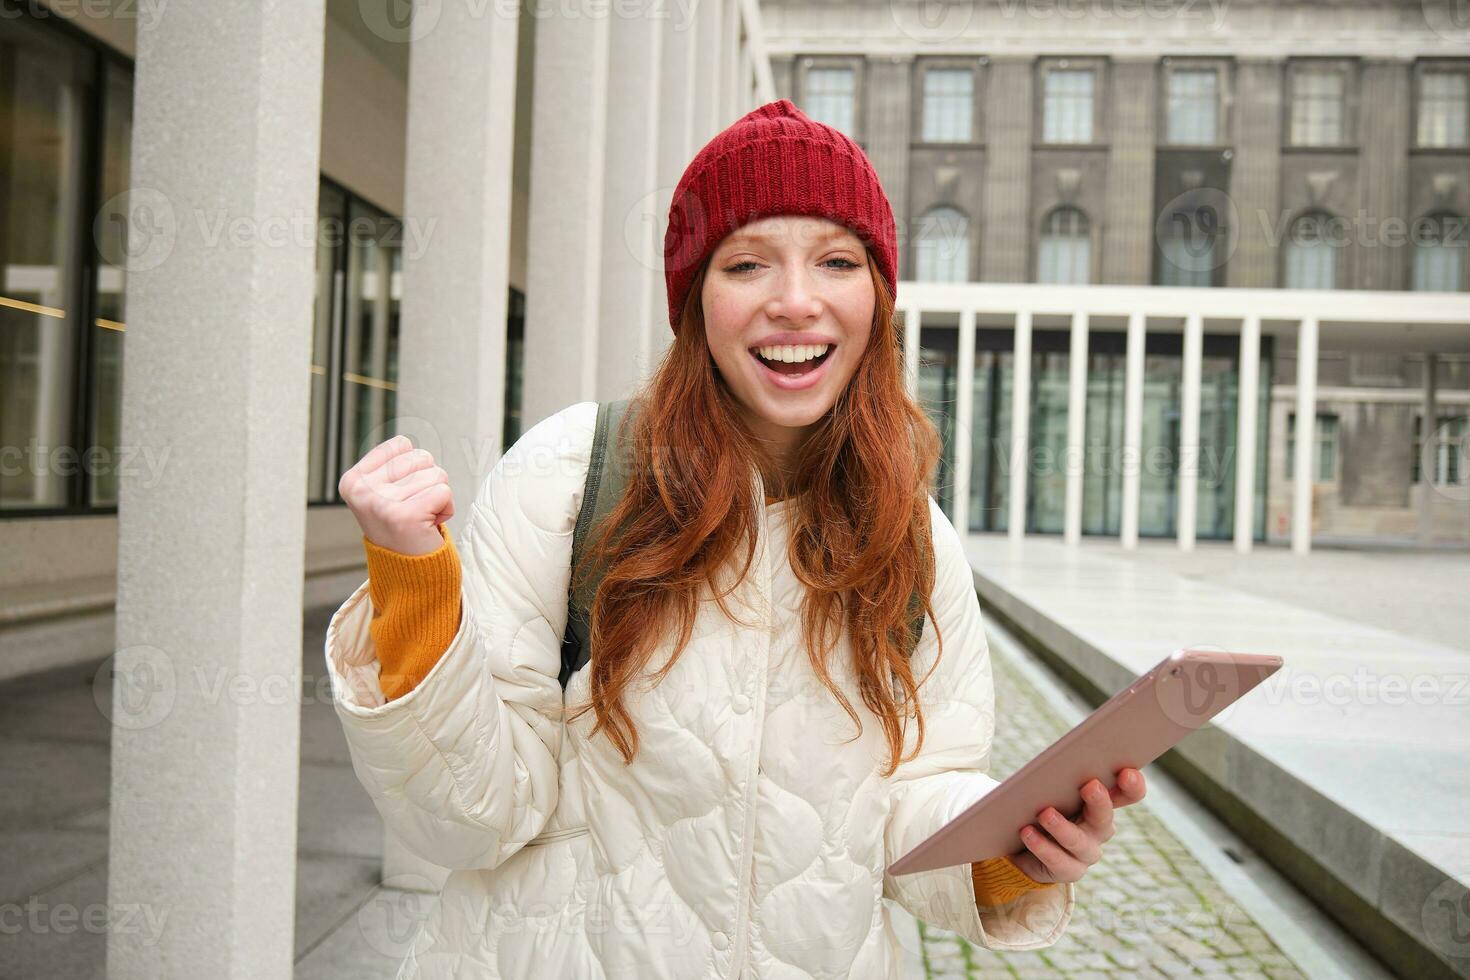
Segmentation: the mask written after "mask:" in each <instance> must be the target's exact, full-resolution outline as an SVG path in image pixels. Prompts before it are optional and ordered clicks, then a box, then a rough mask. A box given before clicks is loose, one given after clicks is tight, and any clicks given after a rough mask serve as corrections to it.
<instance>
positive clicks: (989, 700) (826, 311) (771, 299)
mask: <svg viewBox="0 0 1470 980" xmlns="http://www.w3.org/2000/svg"><path fill="white" fill-rule="evenodd" d="M895 238H896V236H895V231H894V222H893V214H892V210H891V208H890V207H889V204H888V201H887V199H886V197H885V196H884V194H883V191H882V188H881V186H880V185H879V182H878V179H877V176H876V174H875V173H874V172H873V169H872V167H871V165H870V164H869V162H868V160H867V158H866V157H865V156H864V154H863V153H862V151H861V149H859V148H858V147H857V146H856V144H854V143H853V142H852V141H851V140H849V139H848V138H847V137H846V136H844V135H842V134H841V133H840V132H838V131H836V130H835V129H832V128H830V127H827V126H824V125H821V124H818V123H816V122H814V121H812V120H810V119H808V118H807V117H806V116H804V115H802V114H801V112H800V111H799V110H798V109H797V108H796V107H795V106H794V105H792V104H791V103H790V102H789V101H787V100H784V99H783V100H780V101H778V102H773V103H770V104H768V105H765V106H762V107H760V108H759V109H756V110H754V111H753V112H751V113H749V114H747V115H746V116H744V117H743V118H741V119H740V120H739V121H737V122H736V123H735V124H733V125H732V126H731V127H730V128H729V129H727V130H725V131H724V132H723V133H721V134H719V135H718V136H716V137H715V139H714V140H712V141H711V142H710V144H709V145H707V146H706V147H704V149H702V150H701V151H700V153H699V154H697V155H696V156H695V158H694V160H693V161H692V162H691V163H690V165H689V168H688V170H687V171H686V172H685V174H684V177H683V179H682V180H681V181H680V184H679V186H678V188H677V189H676V191H675V194H674V199H673V202H672V205H671V220H670V224H669V231H668V234H667V236H666V238H665V243H664V254H665V277H666V285H667V290H668V299H669V314H670V324H671V325H672V326H673V327H674V330H675V339H674V342H673V344H672V346H671V347H670V349H669V352H668V354H667V355H666V356H665V358H664V360H663V362H662V363H661V365H660V366H659V368H658V370H657V371H656V372H655V374H654V376H653V377H652V378H651V379H650V380H649V381H648V382H647V384H646V385H645V386H644V388H643V389H642V390H641V391H640V392H639V394H638V398H637V401H636V404H637V405H638V406H639V407H640V411H639V412H638V414H637V420H638V421H637V424H636V425H635V426H633V427H631V432H630V433H629V438H630V443H629V445H630V446H631V452H632V469H631V476H630V480H629V483H628V486H627V490H626V492H625V494H624V496H623V498H622V501H621V504H620V506H619V507H618V508H617V509H616V510H615V511H613V513H612V515H611V517H610V519H609V520H608V521H607V522H606V523H605V524H604V525H602V527H603V529H604V531H605V532H606V531H611V530H612V529H614V528H617V529H618V534H616V535H613V534H610V533H604V534H602V535H601V536H600V537H599V539H598V540H599V543H600V546H601V547H603V548H604V549H605V550H604V552H603V553H604V556H605V557H606V559H607V572H606V575H605V577H604V578H603V580H602V590H601V591H600V592H599V594H598V597H597V603H596V606H595V607H594V611H593V642H592V650H593V656H592V660H591V663H589V664H588V665H587V666H586V667H584V668H583V669H581V670H579V671H577V672H576V673H575V674H573V675H572V677H571V679H570V681H569V682H568V684H567V687H566V690H565V692H563V690H562V688H561V686H560V684H559V682H558V672H559V669H560V666H561V661H560V643H561V639H562V635H563V630H564V628H565V626H566V620H567V591H568V585H569V581H570V575H571V568H570V555H571V538H572V530H573V525H574V522H575V520H576V516H577V512H578V507H579V505H580V502H581V496H582V488H583V481H584V479H585V478H586V474H587V472H588V469H589V465H590V464H589V455H590V452H591V443H592V436H593V431H592V430H593V424H594V420H595V416H596V410H597V405H596V403H595V402H582V403H579V404H576V405H572V406H569V407H567V408H565V409H563V410H561V411H559V412H557V413H556V414H554V415H552V416H551V417H549V418H547V419H545V420H543V421H541V422H540V423H538V424H536V425H535V426H533V427H532V428H531V429H530V431H528V432H527V433H526V434H525V435H524V436H522V437H521V439H520V440H519V441H517V443H516V444H515V445H514V446H513V447H511V449H510V450H509V451H508V452H507V453H506V454H505V455H504V456H503V457H502V458H501V459H500V461H499V462H498V463H497V465H496V466H495V468H494V470H493V472H492V473H491V474H490V475H489V477H488V478H487V479H486V480H485V481H484V483H483V485H482V486H481V487H480V489H479V493H478V495H477V497H476V499H475V501H474V504H473V505H472V507H471V510H470V513H469V515H468V517H467V520H466V523H465V527H464V531H463V540H462V541H460V542H459V544H458V549H457V550H456V545H455V542H454V541H452V540H451V539H450V536H449V533H448V530H447V529H446V528H445V527H444V526H443V521H445V520H446V519H448V518H449V517H450V516H452V514H453V503H452V500H451V495H450V491H449V487H448V485H447V482H446V478H445V474H444V471H443V470H442V469H440V468H438V467H436V466H434V464H433V460H432V459H431V458H430V457H429V455H428V454H427V453H425V452H423V451H421V450H414V449H412V448H411V446H410V444H409V443H408V441H407V440H406V439H404V438H402V437H397V438H394V439H390V440H388V441H387V442H385V443H383V444H381V445H379V446H377V447H376V448H375V449H373V450H372V452H370V453H368V454H367V455H366V456H365V457H363V459H362V460H361V461H360V462H359V463H358V464H357V465H356V466H355V467H353V469H352V470H351V471H349V472H348V473H347V474H346V475H344V476H343V478H342V481H341V491H342V496H343V498H344V499H345V500H346V501H347V503H348V505H349V506H350V507H351V508H352V510H353V512H354V514H355V515H356V516H357V518H358V521H359V522H360V524H361V526H362V530H363V538H364V547H365V548H366V551H367V556H368V575H369V577H368V581H366V582H364V583H363V585H362V586H360V587H359V588H358V589H357V590H356V591H355V592H354V594H353V595H352V596H351V597H350V598H349V599H348V600H347V602H346V603H345V604H344V605H343V606H342V608H341V609H340V610H338V612H337V614H336V615H335V616H334V617H333V619H332V622H331V625H330V627H329V629H328V636H327V658H328V664H329V669H330V674H331V677H332V681H333V684H334V689H335V691H336V695H337V704H338V713H339V715H340V717H341V719H342V723H343V726H344V728H345V730H346V734H347V739H348V744H349V746H350V748H351V752H352V758H353V763H354V765H355V767H356V770H357V773H358V776H359V778H360V779H361V780H362V782H363V785H364V786H365V787H366V788H367V790H368V792H369V794H370V795H371V796H372V798H373V801H374V803H375V804H376V806H377V808H378V810H379V811H380V812H381V813H382V815H383V818H384V820H385V821H386V822H387V823H388V825H389V826H390V827H391V828H392V829H393V830H394V831H395V832H396V833H397V834H398V835H399V836H400V837H401V838H402V839H403V841H404V843H405V844H406V845H407V846H408V847H409V848H411V849H412V850H414V851H415V852H417V853H419V854H420V855H422V856H423V857H424V858H426V859H428V860H430V861H433V862H435V863H437V864H440V865H443V866H445V867H447V868H450V869H452V873H451V874H450V876H449V878H448V880H447V882H446V884H445V886H444V890H443V893H442V896H441V899H440V902H439V903H438V905H437V907H436V909H435V911H434V912H433V914H432V915H431V917H430V919H429V921H428V922H427V923H426V925H425V928H424V929H422V930H421V931H420V933H419V935H418V936H417V938H416V941H415V943H414V946H413V950H412V952H411V953H410V954H409V957H408V959H407V960H406V961H405V963H404V967H403V971H402V973H401V976H425V977H451V976H453V977H568V978H572V977H604V976H605V977H635V978H639V980H642V978H664V977H668V978H685V977H747V976H748V977H761V978H766V977H781V978H787V977H791V978H795V977H858V978H891V977H899V976H900V975H901V971H900V955H901V950H900V945H899V940H898V937H897V934H896V932H895V928H894V926H893V924H892V923H891V922H890V916H889V906H888V904H887V903H885V902H884V901H883V899H884V898H887V899H892V900H893V901H895V902H897V903H898V904H899V905H901V906H902V907H904V908H905V909H907V910H908V911H909V912H911V913H912V914H913V915H915V916H917V917H918V918H920V919H923V920H924V921H925V922H928V923H931V924H932V925H935V926H938V927H940V928H943V929H949V930H952V931H954V932H957V933H959V934H960V935H962V936H964V937H965V938H966V939H968V940H970V941H971V942H974V943H977V944H981V945H984V946H986V947H989V948H992V949H1000V950H1007V949H1010V950H1025V949H1036V948H1039V947H1043V946H1048V945H1050V944H1052V943H1054V942H1056V940H1057V939H1058V937H1059V936H1060V935H1061V934H1062V932H1063V930H1064V929H1065V928H1066V926H1067V922H1068V920H1069V919H1070V917H1071V915H1072V910H1073V903H1074V891H1073V882H1075V881H1076V880H1078V879H1079V878H1080V877H1081V876H1082V874H1083V873H1084V872H1085V871H1086V869H1087V867H1088V866H1089V865H1091V864H1093V863H1095V862H1096V861H1097V860H1098V857H1099V854H1100V847H1101V844H1102V842H1104V841H1105V840H1107V839H1108V837H1110V836H1111V835H1112V808H1113V806H1115V805H1126V804H1128V803H1131V802H1134V801H1136V800H1137V799H1139V798H1141V797H1142V796H1143V792H1144V786H1143V778H1142V775H1141V774H1139V773H1138V772H1137V770H1132V769H1128V770H1123V771H1122V772H1121V773H1120V774H1119V780H1118V782H1119V786H1118V788H1117V789H1115V790H1113V791H1111V793H1110V792H1109V791H1108V790H1107V789H1105V788H1103V786H1102V784H1101V783H1099V782H1097V781H1096V780H1093V781H1092V782H1090V783H1089V785H1088V786H1087V787H1086V789H1085V792H1084V798H1085V799H1086V801H1087V806H1086V810H1085V811H1084V813H1083V814H1082V815H1081V816H1080V817H1079V819H1078V820H1077V821H1076V822H1072V821H1069V820H1066V819H1065V818H1062V817H1061V816H1060V815H1059V814H1053V813H1048V814H1045V815H1041V816H1040V817H1039V824H1040V826H1039V827H1037V826H1032V827H1031V828H1029V829H1030V830H1031V834H1030V835H1029V836H1028V840H1027V848H1028V850H1027V851H1026V852H1023V853H1021V854H1019V855H1017V856H1015V857H1014V858H1000V859H996V860H992V861H984V862H979V863H977V864H975V865H971V866H959V867H950V868H944V869H940V870H935V871H930V872H923V873H919V874H913V875H904V876H898V877H896V876H892V875H888V874H887V873H886V868H887V865H888V864H889V863H890V862H892V861H894V860H896V859H897V858H898V857H899V856H901V855H902V854H904V853H905V852H906V851H908V850H909V849H910V848H912V847H913V846H915V845H916V844H918V843H919V842H921V841H922V840H924V839H925V838H927V837H928V836H929V835H930V834H932V833H934V832H935V831H937V830H938V829H939V828H940V827H942V826H943V825H944V824H945V823H946V822H948V821H949V820H950V819H951V818H952V817H954V816H955V815H957V814H958V813H960V812H961V811H962V810H964V809H965V807H966V806H968V805H969V804H970V803H971V802H973V801H974V800H975V799H977V798H978V797H980V796H982V795H984V794H985V793H986V792H987V791H989V790H990V789H991V788H992V787H994V786H995V785H996V783H995V780H993V779H991V778H990V777H989V776H987V775H986V774H985V773H986V769H987V767H988V757H989V750H990V741H991V736H992V733H993V730H994V693H993V689H992V685H991V667H990V660H989V656H988V648H987V646H986V639H985V634H984V630H983V624H982V622H981V614H980V607H979V604H978V601H977V598H976V594H975V589H974V585H973V579H972V576H971V572H970V569H969V566H968V565H967V563H966V559H965V556H964V553H963V549H962V547H961V541H960V537H959V535H958V534H957V533H956V531H955V529H954V527H953V526H952V525H951V524H950V523H949V521H948V520H947V518H946V517H945V515H944V514H943V512H942V511H941V510H940V509H939V507H938V505H937V504H936V503H935V501H934V498H933V497H932V496H931V495H930V493H929V480H930V478H931V475H932V473H933V471H934V468H935V465H936V460H937V456H938V451H939V450H938V439H937V436H936V433H935V431H934V428H933V426H932V425H931V424H930V423H929V422H928V421H927V419H926V418H925V417H924V415H923V413H922V412H921V411H920V410H919V409H918V408H917V407H916V406H915V404H914V403H913V401H912V400H911V398H910V397H909V396H908V394H907V393H906V391H905V389H904V385H903V381H902V371H901V356H900V351H899V347H898V340H897V331H896V330H895V327H894V322H893V300H894V290H895V287H896V281H897V275H896V241H895ZM911 595H918V596H920V597H922V600H921V601H922V604H923V606H924V612H925V616H926V619H925V624H924V629H923V632H922V634H921V636H920V639H919V641H918V644H917V646H916V647H914V648H913V649H912V650H911V652H910V651H909V649H908V648H907V647H906V646H905V644H904V642H903V639H904V637H905V635H906V630H907V628H908V626H907V624H908V621H909V611H908V608H907V606H908V600H909V597H910V596H911ZM916 708H917V709H918V710H915V709H916Z"/></svg>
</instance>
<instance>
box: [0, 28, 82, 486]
mask: <svg viewBox="0 0 1470 980" xmlns="http://www.w3.org/2000/svg"><path fill="white" fill-rule="evenodd" d="M92 65H93V58H92V56H91V55H90V54H89V53H88V52H87V51H85V50H84V49H83V48H82V47H81V46H79V45H77V44H75V43H73V42H71V41H70V39H69V38H66V37H64V36H63V35H62V33H61V32H60V31H56V30H47V29H41V28H39V27H37V26H36V25H35V24H33V23H32V22H30V21H29V20H27V19H26V18H25V17H7V18H5V26H4V30H3V31H0V119H3V120H4V121H5V124H4V126H3V127H0V161H3V162H0V215H3V217H4V220H3V221H0V445H3V446H13V447H23V448H24V451H23V453H22V457H21V459H20V460H18V461H17V462H16V463H15V464H13V465H11V466H7V467H6V468H5V470H4V471H3V472H0V508H4V509H20V508H51V507H65V506H67V505H68V504H69V503H70V502H71V500H70V487H71V485H72V480H73V478H72V477H70V476H69V475H67V473H65V472H63V471H64V470H66V469H68V468H70V467H66V466H59V465H57V460H58V457H57V456H56V453H57V451H58V450H60V449H63V448H71V449H75V448H76V447H75V446H74V431H75V423H76V400H77V399H76V394H77V391H76V386H75V377H76V374H77V371H76V364H77V359H78V357H79V356H80V350H79V346H80V345H79V335H80V327H81V324H79V323H78V317H79V315H80V314H79V311H78V310H77V308H76V303H77V299H78V297H79V296H80V281H81V280H80V277H81V273H82V270H81V269H80V268H79V267H78V266H77V264H76V262H75V256H76V255H77V253H78V241H77V237H78V235H77V228H78V226H79V224H80V223H81V217H82V216H81V213H80V210H81V207H82V186H83V179H84V177H85V173H84V169H85V168H84V158H83V145H84V144H83V138H82V137H83V133H84V132H85V131H86V128H87V126H88V125H89V122H88V116H87V113H88V106H89V105H90V103H91V98H92V95H91V91H92V76H91V70H92Z"/></svg>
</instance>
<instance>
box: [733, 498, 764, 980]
mask: <svg viewBox="0 0 1470 980" xmlns="http://www.w3.org/2000/svg"><path fill="white" fill-rule="evenodd" d="M756 482H757V487H756V489H757V491H758V496H757V497H756V500H757V504H756V508H757V510H758V511H759V513H760V535H761V542H760V544H761V573H762V576H763V578H764V584H765V594H764V595H763V596H762V597H761V606H762V623H763V626H764V629H763V630H762V632H764V633H765V637H766V639H765V642H764V643H763V644H762V645H761V657H762V659H761V665H760V670H759V671H758V672H757V675H756V676H757V677H758V678H759V684H758V685H757V687H756V692H755V704H754V706H753V707H752V709H751V710H752V711H754V712H755V737H754V739H753V740H752V743H753V744H752V748H751V754H750V764H749V765H748V766H747V767H746V779H745V785H746V787H747V789H746V800H745V839H744V841H743V842H742V846H741V852H740V875H741V879H740V883H739V885H738V888H737V898H738V906H737V911H736V918H735V954H734V956H733V957H732V958H731V960H730V976H731V977H732V978H735V980H739V978H741V977H743V976H744V972H745V956H746V952H747V949H746V936H747V933H748V932H749V931H750V913H749V909H748V908H747V906H748V905H749V903H750V898H751V895H752V893H753V892H754V891H755V809H756V797H757V796H758V795H759V792H760V790H759V787H758V786H757V784H756V780H757V779H758V778H759V774H760V758H761V737H762V735H763V732H764V729H765V719H766V671H767V669H768V668H769V667H770V663H771V626H772V624H771V550H770V546H771V538H770V524H769V521H768V520H767V517H766V506H765V502H766V484H765V480H764V479H762V478H761V476H760V474H759V473H757V474H756Z"/></svg>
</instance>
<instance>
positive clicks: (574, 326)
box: [521, 8, 626, 429]
mask: <svg viewBox="0 0 1470 980" xmlns="http://www.w3.org/2000/svg"><path fill="white" fill-rule="evenodd" d="M610 20H611V18H609V17H605V16H602V17H587V16H581V15H578V14H576V13H575V12H572V13H571V14H567V13H566V12H564V11H562V10H560V9H559V8H557V9H555V10H554V12H553V13H551V14H550V15H549V16H546V17H543V18H541V19H540V20H539V21H538V22H537V24H536V72H535V74H536V80H535V85H536V89H535V93H536V94H535V100H534V106H533V108H532V123H531V129H532V135H531V206H530V217H529V219H528V231H527V243H526V244H527V257H526V373H525V381H524V387H523V389H522V391H523V401H524V404H523V406H522V409H521V414H522V420H523V428H525V429H529V428H530V427H531V426H533V425H535V424H536V423H537V422H539V421H541V420H542V419H544V418H546V417H547V416H548V415H552V414H553V413H555V412H557V411H559V410H561V409H563V408H565V407H566V406H568V405H570V404H573V403H575V402H579V401H584V400H586V399H590V398H595V397H596V396H597V381H598V379H597V364H598V358H599V356H600V345H599V330H598V327H599V323H598V321H599V318H600V315H601V312H602V301H601V287H602V280H603V275H602V269H603V252H604V248H603V243H604V238H603V231H602V226H603V219H604V214H603V201H604V196H605V168H606V141H607V140H606V137H607V87H608V82H609V79H608V57H609V55H608V48H609V35H610ZM623 136H626V134H619V137H620V138H621V137H623Z"/></svg>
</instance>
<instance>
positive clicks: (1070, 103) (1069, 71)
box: [1041, 68, 1093, 143]
mask: <svg viewBox="0 0 1470 980" xmlns="http://www.w3.org/2000/svg"><path fill="white" fill-rule="evenodd" d="M1044 78H1045V93H1046V94H1045V100H1044V104H1043V107H1042V137H1041V138H1042V140H1043V141H1045V142H1047V143H1091V142H1092V88H1093V72H1092V70H1091V69H1089V68H1052V69H1048V70H1047V72H1046V74H1045V76H1044Z"/></svg>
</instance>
